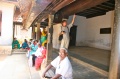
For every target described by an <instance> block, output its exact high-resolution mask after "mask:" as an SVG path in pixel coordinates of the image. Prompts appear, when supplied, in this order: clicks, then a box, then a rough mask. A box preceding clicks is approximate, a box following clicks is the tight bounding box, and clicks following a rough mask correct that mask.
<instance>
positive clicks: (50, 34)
mask: <svg viewBox="0 0 120 79" xmlns="http://www.w3.org/2000/svg"><path fill="white" fill-rule="evenodd" d="M48 18H49V23H48V38H47V39H48V45H47V64H49V63H50V62H51V60H52V49H53V48H52V41H51V39H52V28H53V18H54V15H51V14H49V15H48Z"/></svg>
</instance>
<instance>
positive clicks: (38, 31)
mask: <svg viewBox="0 0 120 79" xmlns="http://www.w3.org/2000/svg"><path fill="white" fill-rule="evenodd" d="M37 40H38V41H39V40H40V23H37Z"/></svg>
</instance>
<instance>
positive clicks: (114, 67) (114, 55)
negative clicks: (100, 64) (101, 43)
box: [109, 0, 120, 79]
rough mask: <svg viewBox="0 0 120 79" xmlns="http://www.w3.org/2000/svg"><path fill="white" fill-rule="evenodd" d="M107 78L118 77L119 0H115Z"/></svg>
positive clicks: (119, 49) (119, 70) (119, 54)
mask: <svg viewBox="0 0 120 79" xmlns="http://www.w3.org/2000/svg"><path fill="white" fill-rule="evenodd" d="M114 20H115V21H114V27H113V34H112V35H113V36H112V47H111V48H112V50H111V60H110V68H109V79H120V0H115V18H114Z"/></svg>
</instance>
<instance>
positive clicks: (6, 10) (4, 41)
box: [0, 2, 14, 45]
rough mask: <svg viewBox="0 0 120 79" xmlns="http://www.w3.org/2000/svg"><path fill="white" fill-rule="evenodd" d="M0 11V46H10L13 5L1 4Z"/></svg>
mask: <svg viewBox="0 0 120 79" xmlns="http://www.w3.org/2000/svg"><path fill="white" fill-rule="evenodd" d="M0 10H2V26H1V29H2V30H1V31H2V32H1V36H0V45H11V44H12V39H13V15H14V5H13V4H8V3H3V2H1V3H0Z"/></svg>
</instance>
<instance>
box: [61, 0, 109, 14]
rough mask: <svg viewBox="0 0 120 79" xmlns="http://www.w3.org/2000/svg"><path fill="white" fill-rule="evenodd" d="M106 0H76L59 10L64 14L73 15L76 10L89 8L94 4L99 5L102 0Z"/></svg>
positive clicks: (80, 10)
mask: <svg viewBox="0 0 120 79" xmlns="http://www.w3.org/2000/svg"><path fill="white" fill-rule="evenodd" d="M106 1H108V0H96V1H95V0H77V1H75V2H73V3H72V4H71V5H68V6H66V7H65V8H63V9H62V10H61V11H62V13H63V15H64V16H66V15H73V14H75V13H78V12H82V11H84V10H86V9H89V8H91V7H94V6H96V5H99V4H101V3H103V2H106Z"/></svg>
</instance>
